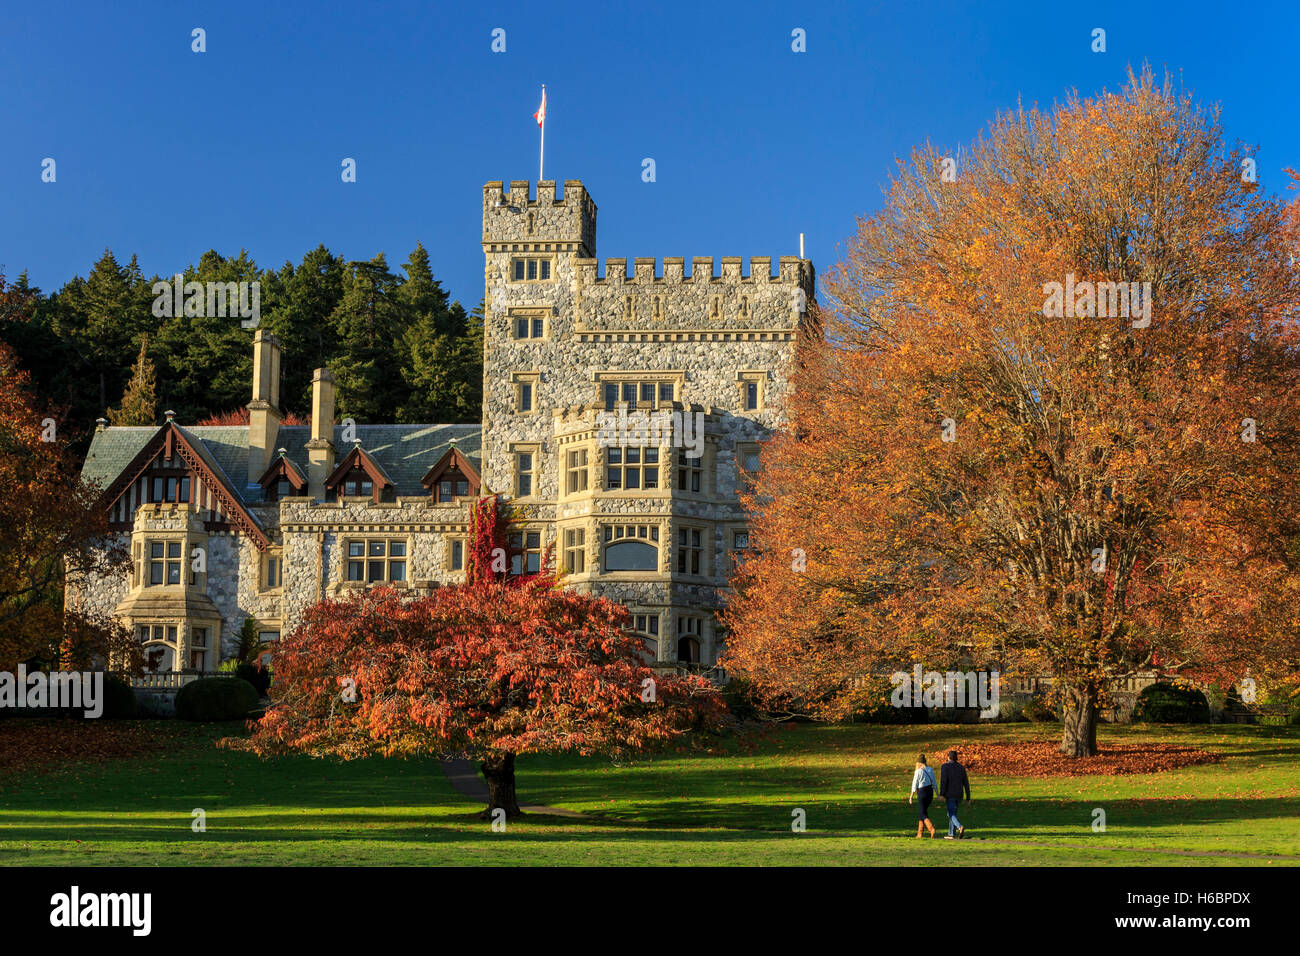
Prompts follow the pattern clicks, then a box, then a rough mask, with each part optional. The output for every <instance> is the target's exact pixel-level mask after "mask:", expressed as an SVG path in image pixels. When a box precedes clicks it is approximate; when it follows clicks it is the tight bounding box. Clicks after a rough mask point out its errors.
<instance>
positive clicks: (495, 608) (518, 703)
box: [228, 577, 723, 817]
mask: <svg viewBox="0 0 1300 956" xmlns="http://www.w3.org/2000/svg"><path fill="white" fill-rule="evenodd" d="M627 625H628V620H627V611H626V610H625V609H624V608H623V607H622V606H620V605H617V604H614V603H612V602H610V601H607V600H604V599H596V598H592V597H589V596H587V595H582V594H578V593H575V592H572V591H565V590H562V589H560V588H558V587H556V586H555V583H554V581H553V580H552V579H548V578H546V577H536V578H534V579H532V580H530V581H528V582H526V583H525V584H523V585H520V586H512V585H509V584H506V583H503V582H497V581H482V582H479V583H477V584H474V585H463V586H452V587H443V588H439V589H437V590H436V591H434V592H433V593H432V594H430V595H428V596H424V597H418V598H414V599H407V598H404V597H403V596H401V595H400V594H399V593H398V592H397V591H395V590H393V589H392V588H387V587H381V588H376V589H374V590H370V591H365V592H362V593H360V594H358V595H356V596H355V597H353V598H352V599H351V600H344V601H321V602H319V603H318V604H316V605H314V606H312V607H311V608H310V609H308V611H307V613H306V616H305V620H304V622H303V624H302V625H301V626H300V627H298V628H297V629H296V630H294V631H293V633H291V634H290V635H289V636H288V637H286V638H285V639H284V641H283V642H282V644H281V646H280V648H279V650H278V652H277V653H276V656H275V684H274V685H273V686H272V688H271V697H272V700H273V701H274V706H273V707H272V708H271V709H270V711H269V712H268V713H267V714H266V716H265V717H263V718H262V720H261V721H260V722H259V723H258V724H257V725H256V728H255V731H254V734H253V736H252V737H251V738H249V739H247V740H243V741H232V742H229V743H228V745H229V746H232V747H238V748H241V749H251V750H253V751H254V752H256V753H258V754H261V755H263V756H266V755H270V754H278V753H288V752H297V753H307V754H311V755H313V756H318V757H324V756H336V757H342V758H344V759H350V758H355V757H364V756H370V755H376V754H378V755H383V756H415V755H436V756H442V757H447V756H456V755H467V756H470V757H472V758H478V759H479V760H480V761H481V762H480V770H481V771H482V773H483V776H484V779H485V780H486V781H487V786H488V797H489V805H488V810H487V811H486V812H487V813H488V814H490V813H491V812H492V811H493V810H495V809H498V808H500V809H503V810H504V811H505V813H506V816H507V817H516V816H518V815H519V814H520V809H519V803H518V800H517V799H516V796H515V756H516V755H517V754H524V753H558V752H575V753H579V754H597V753H605V754H627V753H631V752H636V751H640V750H644V749H647V748H650V747H655V746H664V745H674V744H675V745H685V744H687V743H689V742H691V740H692V739H693V738H695V737H696V736H697V735H699V734H701V733H702V732H708V731H710V730H713V729H715V728H716V727H717V726H718V723H719V720H720V717H721V715H722V713H723V708H722V705H721V702H720V700H719V697H718V695H717V693H716V691H715V690H714V689H713V688H712V686H711V685H710V684H709V683H708V682H707V681H705V680H703V679H701V678H698V677H678V676H672V675H662V674H656V673H655V672H653V671H651V670H650V669H649V668H648V667H646V666H644V664H643V663H642V661H641V658H640V655H639V653H638V651H639V645H638V642H637V639H636V638H635V637H634V636H633V635H632V634H631V633H629V632H628V630H627V629H626V628H627Z"/></svg>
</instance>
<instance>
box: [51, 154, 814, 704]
mask: <svg viewBox="0 0 1300 956" xmlns="http://www.w3.org/2000/svg"><path fill="white" fill-rule="evenodd" d="M595 254H596V205H595V203H594V202H593V201H592V199H591V197H590V196H589V195H588V194H587V191H586V190H585V189H584V188H583V185H582V183H581V182H579V181H575V180H570V181H567V182H565V184H564V192H563V196H562V197H560V198H557V195H556V187H555V183H554V182H548V181H543V182H539V183H537V190H536V195H535V196H534V195H531V192H530V183H529V182H527V181H523V182H512V183H510V187H509V189H508V190H507V189H506V188H505V187H504V185H503V183H501V182H491V183H488V184H487V185H485V186H484V187H483V255H484V260H485V274H484V275H485V303H486V306H487V308H486V321H485V329H484V340H483V415H482V424H481V426H479V425H416V424H413V425H367V424H365V423H354V422H351V421H345V422H344V423H343V424H341V425H335V424H334V419H335V411H334V402H335V383H334V378H333V376H332V375H331V373H330V372H329V370H328V369H317V370H316V372H315V376H314V380H313V383H312V389H313V391H312V410H311V424H310V426H284V425H282V424H281V419H282V417H283V416H282V413H281V410H280V394H279V389H280V370H279V366H280V345H279V343H278V342H277V341H276V339H275V338H274V336H272V335H270V334H268V333H267V332H266V331H265V330H258V331H257V332H256V333H255V334H254V338H253V383H252V400H251V401H250V402H249V405H248V409H249V424H248V425H247V426H239V427H225V426H221V427H218V426H205V427H186V426H185V425H183V424H182V423H180V422H176V421H174V420H173V416H171V415H170V414H169V415H168V416H167V421H166V422H164V424H163V425H161V426H160V427H145V428H130V427H106V424H105V423H104V422H103V420H101V421H100V423H99V427H98V430H97V431H96V432H95V434H94V437H93V440H92V442H91V445H90V449H89V451H88V453H87V458H86V462H85V466H84V468H83V476H84V477H85V478H86V479H87V480H90V481H95V482H97V483H99V484H100V485H101V486H102V487H103V504H104V507H105V508H106V509H107V511H108V514H109V518H110V527H111V530H112V532H113V533H114V534H117V535H121V536H122V538H123V539H129V545H130V551H131V556H132V566H131V569H130V570H129V571H128V572H126V573H123V574H121V575H120V576H116V577H111V578H96V579H83V580H75V581H72V582H69V586H68V589H67V601H68V605H69V606H70V607H78V608H81V609H83V610H86V611H88V612H90V613H99V614H105V615H115V616H116V617H117V618H118V619H120V620H122V621H123V622H124V623H126V624H127V625H128V626H129V627H130V628H131V629H132V630H133V632H134V633H135V635H136V636H137V638H138V639H139V640H140V642H141V643H142V644H143V645H144V649H145V652H146V659H147V660H148V661H149V662H150V667H151V669H152V671H153V672H154V673H155V674H159V675H174V676H175V677H176V678H178V679H179V677H180V676H181V675H184V674H186V673H194V672H211V671H214V670H215V669H216V666H217V664H218V663H219V662H220V661H222V660H226V659H228V658H230V657H232V656H234V655H235V654H236V653H237V650H238V646H239V635H240V631H241V628H243V626H244V622H245V621H246V620H247V619H249V618H252V619H254V620H255V621H256V622H257V629H258V631H259V634H260V637H261V639H262V640H263V641H266V642H274V641H275V640H277V639H278V638H279V636H280V634H281V633H286V634H287V633H288V632H290V631H291V630H292V629H293V628H294V627H295V626H296V625H297V623H298V622H299V621H300V620H301V618H302V614H303V611H304V610H305V609H306V608H307V607H309V606H310V605H311V604H313V603H315V602H316V601H318V600H320V599H322V598H335V597H340V596H343V595H346V594H347V593H348V592H349V590H351V589H354V588H364V587H367V586H370V585H373V584H376V583H380V582H386V583H390V584H392V585H393V586H395V587H398V588H403V589H409V590H410V591H411V592H412V593H427V592H428V591H429V590H430V589H432V588H434V587H437V586H439V585H442V584H448V583H454V582H457V581H461V580H463V579H464V574H465V562H466V558H467V545H468V530H469V514H470V510H471V508H472V506H473V504H474V502H475V501H476V500H477V498H478V497H479V496H481V495H489V494H499V495H501V496H502V498H503V499H504V500H505V501H506V502H507V504H508V505H509V509H510V512H511V514H512V523H511V525H510V526H509V528H508V531H507V546H508V560H509V564H510V570H511V572H512V573H516V574H521V573H530V572H535V571H537V570H538V568H539V566H540V563H541V561H542V560H543V554H544V552H545V550H546V548H547V547H548V546H551V547H553V549H554V550H553V553H554V555H555V557H556V561H557V564H558V566H559V568H560V569H561V570H562V571H563V572H564V581H565V584H566V585H567V586H569V587H574V588H577V589H580V590H583V591H587V592H589V593H592V594H595V595H599V596H604V597H607V598H610V599H612V600H615V601H618V602H620V603H622V604H624V605H626V606H627V608H628V609H629V612H630V614H631V618H632V624H633V626H634V628H635V631H636V632H637V634H638V635H639V636H640V637H641V638H642V639H643V640H644V643H645V648H646V652H647V655H648V657H649V658H650V659H651V660H652V661H654V662H656V663H657V664H659V665H661V666H664V667H676V666H683V665H685V666H698V667H708V666H710V665H712V664H714V663H715V662H716V661H717V658H718V656H719V654H720V653H721V649H722V645H723V642H724V640H725V635H724V634H722V633H720V630H719V625H718V623H717V620H716V617H715V614H716V612H717V610H718V609H719V607H720V602H721V601H723V600H724V599H725V595H726V587H727V580H728V577H729V574H730V572H731V570H732V567H733V562H734V560H735V557H734V556H735V554H736V553H737V552H741V551H744V550H745V548H746V547H747V546H748V535H747V530H746V524H745V514H744V512H743V509H742V508H741V505H740V502H739V499H738V497H737V494H738V491H739V490H741V489H742V488H743V486H744V484H745V482H747V481H748V480H749V476H750V475H752V473H753V472H754V471H755V470H756V469H758V468H759V467H760V465H761V457H762V446H763V442H764V441H765V440H766V439H767V438H768V437H769V436H770V434H771V431H772V429H773V428H774V427H776V426H777V425H778V424H779V423H780V422H781V421H782V418H783V403H784V399H785V397H786V392H787V388H788V384H787V382H788V372H789V370H790V367H791V365H792V362H793V360H794V355H795V350H796V346H797V345H798V342H799V340H800V338H801V336H803V335H806V334H815V330H814V329H813V326H812V323H811V322H810V320H809V313H808V305H809V303H811V301H812V299H813V293H814V272H813V268H812V264H811V263H810V262H809V261H807V260H805V259H801V258H796V257H782V258H781V259H780V260H779V264H778V271H777V274H776V275H773V274H772V272H771V266H772V263H771V260H770V259H769V258H765V257H752V258H751V259H750V261H749V270H748V273H747V274H746V273H744V272H743V270H742V262H741V259H740V258H723V259H722V261H721V270H720V275H715V274H714V264H713V259H712V258H696V259H694V260H692V263H691V272H690V275H687V274H686V273H685V263H684V260H683V259H681V258H665V259H664V260H663V263H662V267H660V266H659V264H658V263H657V262H656V261H655V260H654V259H641V258H638V259H636V260H634V263H633V272H632V275H630V276H629V275H628V274H627V260H626V259H609V260H607V261H606V263H605V266H604V270H603V274H602V273H601V270H600V267H599V263H598V261H597V260H596V258H595ZM638 413H646V414H657V415H665V416H667V415H673V413H676V414H675V415H673V420H674V421H678V422H680V423H681V424H682V425H683V426H686V427H689V426H690V425H692V424H694V425H696V427H697V428H699V427H701V426H702V431H701V432H697V433H695V434H691V435H690V438H691V440H690V441H687V442H683V441H681V440H680V438H681V436H680V435H679V434H677V435H669V434H653V433H652V437H651V438H650V439H649V440H647V439H646V436H644V435H641V436H638V435H636V433H635V432H634V433H633V436H632V437H633V439H634V441H625V440H623V438H626V436H623V438H620V440H619V441H617V442H611V441H610V440H609V437H608V433H609V429H608V428H607V427H604V426H607V425H608V422H609V421H610V419H611V417H612V416H619V415H621V416H623V420H626V418H627V416H629V415H630V416H632V418H633V419H634V420H635V419H637V418H638Z"/></svg>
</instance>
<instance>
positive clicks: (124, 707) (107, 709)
mask: <svg viewBox="0 0 1300 956" xmlns="http://www.w3.org/2000/svg"><path fill="white" fill-rule="evenodd" d="M137 710H138V708H137V707H136V702H135V691H134V690H132V689H131V685H130V684H128V683H127V682H126V681H124V680H123V679H122V678H120V677H118V676H117V675H116V674H105V675H104V713H103V716H104V717H107V718H108V719H109V720H130V719H131V718H133V717H135V716H136V712H137Z"/></svg>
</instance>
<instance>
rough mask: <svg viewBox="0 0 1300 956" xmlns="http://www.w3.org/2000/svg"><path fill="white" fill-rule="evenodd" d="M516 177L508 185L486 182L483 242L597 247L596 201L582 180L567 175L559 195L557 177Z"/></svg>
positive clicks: (583, 250)
mask: <svg viewBox="0 0 1300 956" xmlns="http://www.w3.org/2000/svg"><path fill="white" fill-rule="evenodd" d="M532 185H533V184H532V183H531V182H530V181H529V180H527V179H516V180H512V181H511V183H510V188H509V189H506V188H505V184H504V182H502V181H501V180H495V181H493V182H490V183H486V184H485V185H484V186H483V244H484V245H485V246H486V245H493V244H513V243H535V242H536V243H556V242H559V243H576V244H578V245H579V246H580V248H579V250H578V251H579V252H580V253H581V254H585V255H592V254H593V253H594V252H595V251H596V203H595V202H594V201H593V200H592V198H591V195H590V194H589V193H588V192H587V190H586V187H584V186H583V185H582V181H581V180H578V179H566V180H565V181H564V193H563V195H562V196H561V197H560V198H558V199H557V198H556V195H555V180H553V179H544V180H541V181H540V182H538V183H537V194H536V196H534V195H533V194H532Z"/></svg>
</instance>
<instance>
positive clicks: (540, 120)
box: [533, 86, 546, 126]
mask: <svg viewBox="0 0 1300 956" xmlns="http://www.w3.org/2000/svg"><path fill="white" fill-rule="evenodd" d="M533 119H535V120H537V125H538V126H545V125H546V87H544V86H543V87H542V105H541V106H539V107H537V112H536V113H534V114H533Z"/></svg>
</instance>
